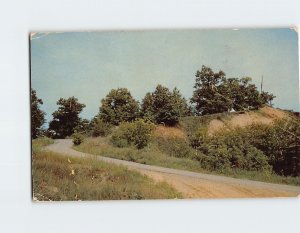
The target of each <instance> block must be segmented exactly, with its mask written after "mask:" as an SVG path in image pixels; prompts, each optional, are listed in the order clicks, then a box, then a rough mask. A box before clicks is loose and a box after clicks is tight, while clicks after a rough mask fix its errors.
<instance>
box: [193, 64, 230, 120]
mask: <svg viewBox="0 0 300 233" xmlns="http://www.w3.org/2000/svg"><path fill="white" fill-rule="evenodd" d="M195 76H196V83H195V86H194V88H195V90H194V93H193V97H192V98H191V103H192V104H195V111H196V114H197V115H206V114H213V113H219V112H224V111H227V110H228V108H229V107H230V104H231V102H230V100H228V98H227V97H226V96H223V95H220V93H219V92H218V90H217V88H218V87H219V85H220V84H221V83H222V80H223V79H225V73H224V72H223V71H219V72H217V73H215V72H213V70H212V69H211V68H209V67H206V66H202V69H201V70H198V71H197V72H196V75H195ZM224 91H225V90H224Z"/></svg>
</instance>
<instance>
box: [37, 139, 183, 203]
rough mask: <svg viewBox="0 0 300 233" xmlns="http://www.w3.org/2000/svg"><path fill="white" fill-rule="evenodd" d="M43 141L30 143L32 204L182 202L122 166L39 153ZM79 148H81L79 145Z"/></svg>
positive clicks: (173, 193) (176, 195)
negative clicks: (31, 149) (44, 202)
mask: <svg viewBox="0 0 300 233" xmlns="http://www.w3.org/2000/svg"><path fill="white" fill-rule="evenodd" d="M49 143H51V142H50V141H49V140H48V139H46V140H44V139H43V140H40V139H37V140H33V155H32V177H33V193H34V200H41V201H49V200H53V201H66V200H121V199H123V200H126V199H136V200H139V199H167V198H181V197H182V196H181V194H180V193H178V192H177V191H175V190H174V189H173V188H172V187H171V186H169V185H168V184H166V183H164V182H159V183H155V182H154V181H153V180H152V179H150V178H148V177H147V176H144V175H141V174H140V173H138V172H135V171H129V170H128V169H126V168H125V167H123V166H117V165H113V164H108V163H104V162H101V161H96V160H92V159H84V158H68V157H67V156H62V155H60V154H57V153H53V152H49V151H46V150H41V149H42V146H43V145H47V144H49ZM80 146H81V145H80Z"/></svg>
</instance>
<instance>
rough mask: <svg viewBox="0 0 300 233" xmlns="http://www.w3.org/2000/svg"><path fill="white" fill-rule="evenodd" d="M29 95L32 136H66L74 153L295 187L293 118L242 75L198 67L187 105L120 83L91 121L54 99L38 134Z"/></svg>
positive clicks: (161, 91) (297, 141) (297, 145)
mask: <svg viewBox="0 0 300 233" xmlns="http://www.w3.org/2000/svg"><path fill="white" fill-rule="evenodd" d="M32 94H34V95H35V96H34V98H33V97H32V99H33V100H36V101H35V105H34V106H33V107H32V108H33V110H32V113H33V114H34V112H37V113H36V114H35V115H37V116H38V117H35V118H34V117H33V118H32V119H33V120H36V121H37V123H36V124H35V125H37V126H38V127H37V128H36V129H35V131H34V132H35V133H34V134H33V135H32V137H33V138H34V137H36V136H37V135H43V134H45V135H47V136H49V137H51V138H66V137H72V138H73V142H74V148H75V149H76V150H80V151H83V152H87V153H91V154H95V155H102V156H107V157H114V158H118V159H123V160H129V161H134V162H138V163H143V164H152V165H159V166H165V167H171V168H177V169H183V170H190V171H196V172H205V173H213V174H222V175H228V176H232V177H239V178H246V179H254V180H260V181H265V182H274V183H283V184H293V185H300V167H299V164H300V131H299V129H300V127H299V126H300V120H299V117H298V118H297V117H296V116H293V115H292V114H290V113H287V112H284V111H281V110H276V109H273V108H272V101H273V99H274V98H275V96H274V95H273V94H272V93H268V92H265V91H263V90H260V91H258V90H257V87H256V86H255V85H254V84H252V83H251V78H250V77H241V78H227V77H226V74H225V73H224V72H223V71H218V72H214V71H213V70H212V69H211V68H209V67H206V66H202V67H201V69H200V70H198V71H196V74H195V85H194V92H193V93H192V98H191V99H190V100H189V102H188V101H187V100H186V99H185V98H184V97H183V96H182V94H181V93H180V91H179V90H178V89H177V88H174V89H173V90H170V89H169V88H167V87H164V86H162V85H160V84H159V85H157V86H156V88H155V90H153V92H148V93H146V95H145V97H144V98H143V99H142V101H141V103H139V102H138V101H137V100H135V99H134V97H133V96H132V95H131V93H130V91H129V90H128V89H127V88H117V89H112V90H111V91H110V92H109V93H108V94H107V95H106V97H105V98H103V99H102V100H101V105H100V106H99V113H98V114H97V115H96V116H95V117H94V118H93V119H92V120H91V121H89V120H86V119H82V118H81V117H80V115H79V114H80V113H81V111H82V110H83V109H84V107H85V105H84V104H82V103H79V101H78V99H77V98H75V97H70V98H67V99H62V98H61V99H59V100H58V102H57V104H58V110H57V111H55V112H54V113H53V114H52V115H53V120H52V121H51V122H50V124H49V129H48V130H46V131H45V132H44V131H43V129H42V128H41V123H42V122H44V121H43V119H42V118H43V117H44V113H42V112H38V111H34V110H36V109H39V105H40V104H42V100H39V99H38V98H37V96H36V93H35V92H33V93H32ZM266 109H267V110H268V111H269V112H266ZM276 114H277V115H276ZM33 116H34V115H33ZM85 175H86V174H85Z"/></svg>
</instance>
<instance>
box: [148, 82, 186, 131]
mask: <svg viewBox="0 0 300 233" xmlns="http://www.w3.org/2000/svg"><path fill="white" fill-rule="evenodd" d="M190 112H191V110H190V109H189V107H188V105H187V102H186V100H185V99H184V98H183V97H182V95H181V94H180V91H179V90H178V89H177V88H174V90H173V92H171V91H170V90H169V89H168V88H167V87H164V86H162V85H157V87H156V89H155V91H154V92H153V93H147V94H146V96H145V97H144V99H143V101H142V115H143V117H144V118H146V119H148V120H151V121H152V122H156V123H158V124H160V123H164V124H166V125H175V124H176V123H177V122H178V120H179V118H180V117H183V116H187V115H189V114H190Z"/></svg>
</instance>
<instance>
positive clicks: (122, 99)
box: [99, 88, 140, 125]
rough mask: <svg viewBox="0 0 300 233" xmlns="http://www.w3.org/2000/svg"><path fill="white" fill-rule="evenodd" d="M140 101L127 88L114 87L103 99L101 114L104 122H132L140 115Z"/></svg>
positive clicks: (114, 123)
mask: <svg viewBox="0 0 300 233" xmlns="http://www.w3.org/2000/svg"><path fill="white" fill-rule="evenodd" d="M139 112H140V109H139V103H138V102H137V101H136V100H135V99H134V98H133V97H132V96H131V94H130V92H129V91H128V90H127V89H126V88H118V89H112V90H111V91H110V92H109V94H108V95H107V96H106V97H105V98H104V99H102V100H101V107H100V113H99V116H100V118H101V119H102V120H103V121H104V122H108V123H110V124H113V125H119V124H120V123H121V122H123V121H128V122H132V121H134V120H135V119H137V118H138V117H139Z"/></svg>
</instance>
